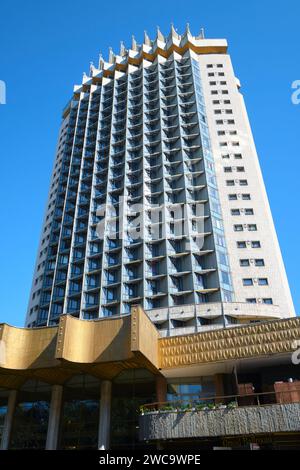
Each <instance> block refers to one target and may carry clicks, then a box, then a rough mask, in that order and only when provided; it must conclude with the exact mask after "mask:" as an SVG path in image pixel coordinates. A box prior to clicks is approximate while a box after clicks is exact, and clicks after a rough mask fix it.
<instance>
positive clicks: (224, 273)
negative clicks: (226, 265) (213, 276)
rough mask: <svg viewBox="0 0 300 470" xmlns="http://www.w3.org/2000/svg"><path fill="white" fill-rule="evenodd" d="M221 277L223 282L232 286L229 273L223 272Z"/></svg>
mask: <svg viewBox="0 0 300 470" xmlns="http://www.w3.org/2000/svg"><path fill="white" fill-rule="evenodd" d="M221 277H222V282H223V283H224V284H227V285H230V279H229V275H228V273H227V272H225V271H221Z"/></svg>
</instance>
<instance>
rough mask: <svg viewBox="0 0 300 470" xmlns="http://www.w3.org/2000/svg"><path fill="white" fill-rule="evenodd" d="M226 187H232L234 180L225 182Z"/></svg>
mask: <svg viewBox="0 0 300 470" xmlns="http://www.w3.org/2000/svg"><path fill="white" fill-rule="evenodd" d="M226 185H227V186H234V180H226Z"/></svg>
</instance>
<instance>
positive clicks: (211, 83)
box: [209, 82, 217, 86]
mask: <svg viewBox="0 0 300 470" xmlns="http://www.w3.org/2000/svg"><path fill="white" fill-rule="evenodd" d="M209 84H210V85H211V86H214V85H216V84H217V82H209Z"/></svg>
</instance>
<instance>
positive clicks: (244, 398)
mask: <svg viewBox="0 0 300 470" xmlns="http://www.w3.org/2000/svg"><path fill="white" fill-rule="evenodd" d="M287 403H300V384H299V385H297V386H296V387H295V388H291V389H290V390H278V391H277V390H276V391H272V392H262V393H250V394H247V393H245V394H236V395H221V396H207V397H199V398H197V399H195V398H193V399H188V398H185V399H180V398H179V399H178V400H171V401H166V402H154V403H146V404H144V405H142V406H141V407H140V411H141V412H146V413H147V412H153V411H170V412H172V411H174V412H182V411H206V410H214V409H222V408H226V409H232V408H238V407H244V406H265V405H274V404H287Z"/></svg>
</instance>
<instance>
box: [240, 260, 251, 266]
mask: <svg viewBox="0 0 300 470" xmlns="http://www.w3.org/2000/svg"><path fill="white" fill-rule="evenodd" d="M240 266H242V267H243V268H244V267H246V266H250V261H249V260H248V259H240Z"/></svg>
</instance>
